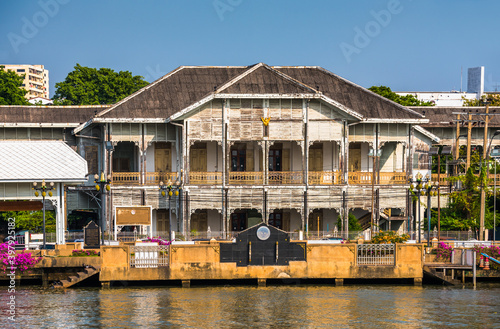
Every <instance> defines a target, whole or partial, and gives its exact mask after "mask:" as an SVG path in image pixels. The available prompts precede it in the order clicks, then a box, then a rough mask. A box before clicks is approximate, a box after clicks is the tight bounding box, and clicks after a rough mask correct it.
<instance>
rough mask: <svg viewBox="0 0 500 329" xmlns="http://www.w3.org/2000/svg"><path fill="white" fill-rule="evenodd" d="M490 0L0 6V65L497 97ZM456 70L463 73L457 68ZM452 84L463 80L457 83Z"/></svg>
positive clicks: (495, 25)
mask: <svg viewBox="0 0 500 329" xmlns="http://www.w3.org/2000/svg"><path fill="white" fill-rule="evenodd" d="M498 12H500V1H498V0H455V1H445V0H439V1H437V0H435V1H430V0H383V1H379V0H359V1H355V0H352V1H347V0H342V1H341V0H309V1H305V0H284V1H281V0H279V1H278V0H276V1H272V0H184V1H179V0H177V1H172V0H145V1H139V0H135V1H129V0H107V1H104V0H99V1H97V0H85V1H83V0H3V1H2V11H1V12H0V63H1V64H43V65H44V66H45V68H46V69H48V70H49V72H50V73H49V78H50V94H51V96H53V94H54V91H55V88H54V85H55V83H57V82H60V81H63V80H64V79H65V77H66V75H67V74H68V73H69V72H70V71H72V70H73V67H74V66H75V65H76V63H79V64H80V65H83V66H88V67H95V68H101V67H106V68H111V69H113V70H115V71H131V72H132V73H133V74H134V75H141V76H143V77H144V78H145V80H146V81H148V82H152V81H154V80H156V79H158V78H160V77H161V76H163V75H165V74H167V73H168V72H170V71H172V70H174V69H175V68H177V67H179V66H182V65H214V66H234V65H237V66H241V65H243V66H246V65H253V64H255V63H259V62H264V63H266V64H269V65H280V66H289V65H290V66H301V65H311V66H321V67H323V68H325V69H327V70H330V71H332V72H333V73H335V74H338V75H340V76H342V77H344V78H346V79H348V80H350V81H352V82H354V83H356V84H358V85H361V86H363V87H366V88H368V87H370V86H372V85H385V86H389V87H391V89H393V90H395V91H450V90H460V89H463V90H464V91H465V90H466V89H467V68H470V67H477V66H484V67H485V90H486V91H495V89H498V90H500V61H499V58H500V56H499V55H500V42H499V33H498V32H499V31H500V22H499V21H498ZM461 72H463V74H462V73H461ZM461 77H462V82H461Z"/></svg>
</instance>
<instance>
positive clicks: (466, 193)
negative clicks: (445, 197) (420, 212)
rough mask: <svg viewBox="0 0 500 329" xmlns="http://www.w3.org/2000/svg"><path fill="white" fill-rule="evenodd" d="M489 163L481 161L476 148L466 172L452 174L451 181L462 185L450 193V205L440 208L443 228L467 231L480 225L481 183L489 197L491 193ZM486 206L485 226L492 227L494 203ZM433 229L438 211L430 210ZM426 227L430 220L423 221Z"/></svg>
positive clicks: (488, 203) (479, 153)
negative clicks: (488, 172)
mask: <svg viewBox="0 0 500 329" xmlns="http://www.w3.org/2000/svg"><path fill="white" fill-rule="evenodd" d="M486 174H487V166H485V165H484V164H483V163H482V161H481V152H480V151H479V150H477V151H475V152H474V153H473V154H472V156H471V165H470V167H469V169H468V170H467V172H466V173H465V174H462V175H459V176H457V177H451V178H449V180H450V181H451V183H452V184H455V183H456V182H460V185H461V186H462V188H461V189H458V190H454V191H452V192H451V193H450V194H449V200H450V203H449V205H448V207H447V208H442V209H441V230H443V231H466V230H468V229H469V228H471V229H473V230H477V229H479V217H480V212H481V208H480V205H481V186H483V187H484V189H485V192H486V200H488V198H490V197H491V194H492V193H491V188H490V180H491V179H488V176H487V175H486ZM492 202H493V200H491V202H487V203H486V206H485V228H486V229H491V228H493V211H492V204H493V203H492ZM431 217H432V218H431V229H432V228H434V226H437V211H435V210H433V211H432V212H431ZM424 226H425V228H426V227H427V223H424Z"/></svg>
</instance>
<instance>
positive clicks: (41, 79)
mask: <svg viewBox="0 0 500 329" xmlns="http://www.w3.org/2000/svg"><path fill="white" fill-rule="evenodd" d="M0 66H5V70H10V71H14V72H16V73H17V74H18V75H20V76H23V75H24V81H23V84H22V86H21V87H23V88H24V89H26V90H27V91H28V93H27V94H26V95H25V97H26V98H27V99H31V98H35V97H42V98H46V99H48V98H49V95H50V93H49V70H46V69H45V68H44V66H43V65H29V64H19V65H16V64H1V65H0Z"/></svg>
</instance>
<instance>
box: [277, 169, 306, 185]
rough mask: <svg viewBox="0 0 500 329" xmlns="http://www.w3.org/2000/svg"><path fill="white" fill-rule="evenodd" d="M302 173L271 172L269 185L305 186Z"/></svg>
mask: <svg viewBox="0 0 500 329" xmlns="http://www.w3.org/2000/svg"><path fill="white" fill-rule="evenodd" d="M303 182H304V178H303V175H302V171H270V172H269V177H268V183H269V184H270V185H288V184H303Z"/></svg>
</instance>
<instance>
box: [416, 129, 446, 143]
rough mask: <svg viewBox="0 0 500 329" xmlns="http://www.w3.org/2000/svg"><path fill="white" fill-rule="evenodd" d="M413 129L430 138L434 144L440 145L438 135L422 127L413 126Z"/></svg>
mask: <svg viewBox="0 0 500 329" xmlns="http://www.w3.org/2000/svg"><path fill="white" fill-rule="evenodd" d="M413 127H414V128H415V130H416V131H418V132H419V133H421V134H422V135H424V136H427V137H429V138H430V139H431V140H432V141H433V142H436V143H439V141H440V140H441V139H440V138H439V137H437V136H436V135H434V134H433V133H431V132H430V131H428V130H427V129H425V128H422V127H420V126H413Z"/></svg>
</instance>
